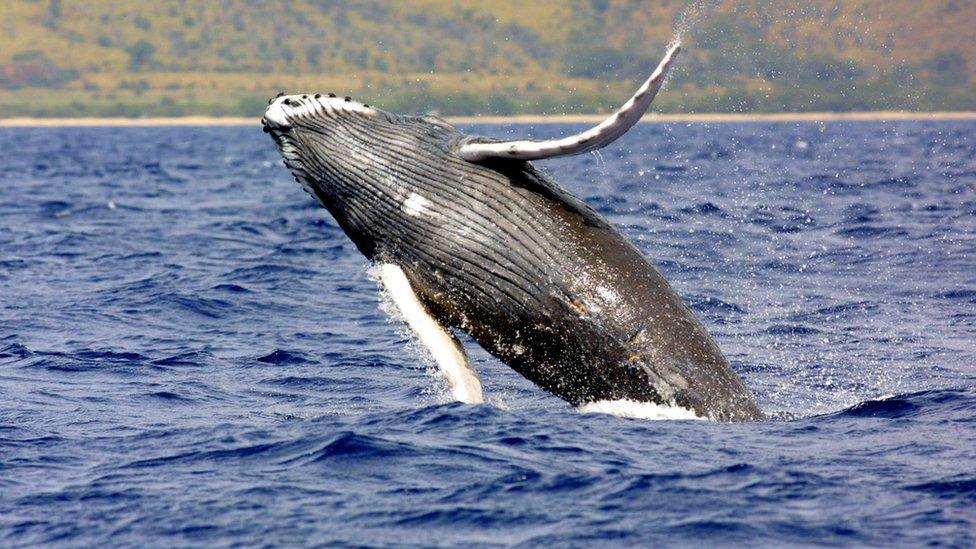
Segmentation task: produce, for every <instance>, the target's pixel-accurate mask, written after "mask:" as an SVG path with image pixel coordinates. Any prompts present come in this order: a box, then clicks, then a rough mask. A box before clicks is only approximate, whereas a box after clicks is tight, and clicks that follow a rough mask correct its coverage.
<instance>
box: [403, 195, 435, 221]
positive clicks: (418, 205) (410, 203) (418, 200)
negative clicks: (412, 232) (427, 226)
mask: <svg viewBox="0 0 976 549" xmlns="http://www.w3.org/2000/svg"><path fill="white" fill-rule="evenodd" d="M429 205H430V200H427V199H426V198H424V197H422V196H420V195H419V194H417V193H410V196H409V197H407V199H406V200H404V201H403V206H402V208H401V209H402V210H403V213H405V214H407V215H410V216H413V217H418V216H419V215H421V214H423V213H424V212H426V211H427V206H429Z"/></svg>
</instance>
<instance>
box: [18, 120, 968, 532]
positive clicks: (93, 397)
mask: <svg viewBox="0 0 976 549" xmlns="http://www.w3.org/2000/svg"><path fill="white" fill-rule="evenodd" d="M470 129H471V130H472V131H473V132H477V133H482V134H489V135H496V136H509V135H524V134H526V133H531V134H532V135H534V136H535V137H546V136H549V135H558V134H562V133H565V132H567V131H570V130H575V129H577V128H573V127H568V126H560V125H551V126H542V127H537V128H530V127H526V126H481V127H473V128H470ZM974 139H976V123H973V122H899V123H880V122H878V123H867V122H831V123H776V124H760V123H743V124H700V123H699V124H646V125H640V126H638V127H636V128H634V130H632V131H631V132H630V133H629V134H628V135H627V136H626V137H625V138H624V139H622V140H621V141H620V142H618V143H617V144H615V145H614V146H612V147H611V148H609V149H607V150H605V151H604V152H602V154H601V155H596V154H592V155H586V156H580V157H573V158H566V159H559V160H552V161H548V162H546V163H545V164H544V165H545V167H546V168H547V169H548V170H549V171H550V173H552V174H553V175H555V176H556V178H557V179H558V180H559V181H561V182H562V183H563V185H564V186H566V187H567V188H569V189H570V190H572V191H573V192H574V193H576V194H578V195H579V196H581V197H583V198H585V199H586V201H587V202H588V203H589V204H591V205H592V206H594V207H595V208H596V209H598V210H599V211H600V212H602V213H603V214H604V215H605V216H607V217H608V218H609V219H610V220H611V221H612V222H613V223H615V224H616V225H617V226H618V227H620V229H621V230H622V231H623V232H625V233H626V234H627V235H628V236H629V237H630V238H632V239H633V240H634V241H635V242H636V243H637V245H638V246H639V247H640V248H641V249H642V250H643V251H644V252H645V253H646V254H647V255H648V256H649V257H650V258H652V259H653V261H654V262H655V263H656V264H657V265H658V266H659V267H660V268H661V270H662V271H663V272H664V274H665V275H666V276H667V277H668V278H669V279H670V280H671V281H672V283H673V285H674V286H675V287H676V289H678V291H679V292H681V293H682V294H683V295H684V296H685V298H686V300H687V302H688V303H689V304H690V305H691V306H692V307H693V308H694V309H695V310H696V311H697V312H698V313H699V315H700V316H701V317H702V318H703V320H704V322H705V324H706V325H707V326H708V328H709V330H710V331H711V332H712V334H713V335H714V336H715V338H716V340H717V341H718V342H719V344H720V346H721V347H722V348H723V350H724V351H725V353H726V354H727V355H728V357H729V359H730V360H731V362H732V364H733V366H734V367H735V369H736V370H737V371H738V372H739V373H740V374H741V375H742V376H743V378H744V379H745V381H746V382H747V384H748V385H749V386H750V387H751V388H752V389H753V390H754V391H755V393H756V395H757V398H758V400H759V402H760V404H761V406H762V407H763V409H764V410H766V411H767V412H769V413H770V414H771V415H772V416H773V417H774V419H773V420H770V421H766V422H760V423H751V424H737V425H731V424H718V423H710V422H703V421H642V420H634V419H626V418H619V417H615V416H609V415H602V414H583V413H580V412H577V411H576V410H574V409H573V408H571V407H569V406H568V405H566V404H564V403H563V402H562V401H559V400H558V399H555V398H553V397H550V396H548V395H546V394H544V393H543V392H541V391H540V390H539V389H537V388H535V387H534V386H532V385H531V384H530V383H528V382H526V381H524V380H523V379H521V378H520V377H519V376H518V375H517V374H515V373H513V372H512V371H510V370H509V369H508V368H506V367H505V366H504V365H502V364H501V363H499V362H498V361H497V360H494V359H493V358H491V357H490V356H488V355H486V354H485V353H483V352H481V351H480V350H475V348H474V347H473V346H472V347H470V348H471V349H472V351H474V352H473V358H474V359H475V361H476V366H477V368H478V369H479V371H480V372H481V377H482V380H483V382H484V384H485V388H486V395H487V397H488V399H489V401H490V403H489V404H487V405H480V406H468V405H461V404H456V403H451V402H450V401H449V398H448V396H447V393H446V391H445V389H444V387H443V384H442V383H441V382H440V381H439V380H438V379H437V378H436V376H434V375H433V374H431V373H430V371H429V368H428V364H429V363H428V361H427V359H426V358H425V357H424V355H423V353H422V352H421V351H420V350H418V349H417V348H416V347H415V346H414V345H412V344H411V342H410V339H409V337H407V336H406V335H405V333H404V331H403V328H402V327H401V326H399V325H398V324H397V323H395V322H391V321H390V320H389V319H388V318H387V316H386V315H385V314H384V313H383V312H382V311H381V310H380V304H381V303H380V298H379V297H378V292H377V288H376V284H375V283H374V282H373V281H372V280H370V278H369V277H368V276H367V267H368V265H367V264H366V262H365V260H364V259H362V258H361V256H360V255H359V254H358V252H357V251H356V250H355V249H354V247H353V246H352V245H351V244H350V243H349V242H348V241H347V239H346V237H345V236H344V235H343V234H342V232H341V231H340V230H339V229H338V228H337V227H336V225H335V223H334V222H333V221H332V220H331V219H330V217H329V216H328V214H327V213H326V212H325V211H324V210H321V209H319V208H317V207H316V205H315V204H314V203H313V202H312V201H311V199H310V198H309V197H308V196H307V195H306V194H305V193H304V192H302V190H301V189H300V188H299V186H298V185H297V184H295V183H294V181H292V179H291V177H290V176H289V175H288V173H287V171H286V170H285V169H284V168H283V167H282V166H281V163H280V160H279V156H278V153H277V151H276V150H275V147H274V146H273V144H272V143H271V141H270V140H269V139H268V138H267V137H266V136H265V135H264V134H262V132H261V130H260V127H258V126H257V125H255V126H254V127H224V128H218V127H180V128H126V129H121V128H75V129H0V150H3V163H2V167H3V169H2V170H0V545H3V546H21V545H35V544H51V545H65V546H100V545H113V546H114V545H149V546H173V545H188V544H189V545H207V546H230V545H248V546H251V545H287V546H295V545H319V544H330V545H331V544H335V545H385V546H389V545H396V546H404V545H406V546H411V545H418V546H419V545H424V546H426V545H459V544H462V543H464V544H476V545H496V544H499V545H501V544H522V545H526V546H540V545H556V546H585V545H597V544H610V545H616V546H634V545H677V546H681V545H696V546H700V545H713V544H762V545H783V544H799V545H807V544H825V545H875V546H894V545H905V546H915V545H921V544H928V543H935V544H944V545H953V546H972V545H973V544H976V152H974V142H976V141H974ZM469 345H470V342H469Z"/></svg>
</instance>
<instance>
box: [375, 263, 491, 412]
mask: <svg viewBox="0 0 976 549" xmlns="http://www.w3.org/2000/svg"><path fill="white" fill-rule="evenodd" d="M377 271H378V272H379V278H380V281H381V282H382V284H383V287H384V288H386V291H387V292H388V293H389V295H390V299H391V300H392V301H393V303H394V304H395V305H396V307H397V309H399V311H400V314H401V316H402V317H403V320H404V321H406V323H407V326H409V327H410V329H411V330H412V331H413V333H414V334H415V335H416V336H417V339H419V340H420V342H421V343H422V344H423V345H424V347H426V348H427V350H428V351H429V352H430V354H431V356H432V357H433V359H434V362H435V363H436V364H437V367H438V368H439V369H440V372H441V375H442V376H444V379H446V380H447V383H448V384H449V385H450V387H451V393H452V394H453V395H454V398H455V399H457V400H458V401H460V402H465V403H468V404H477V403H480V402H484V400H485V399H484V396H483V395H482V392H481V380H479V379H478V374H477V372H475V370H474V368H473V367H472V366H471V361H470V360H468V355H467V353H465V352H464V347H463V346H462V345H461V342H460V341H458V339H457V338H456V337H454V334H452V333H451V331H450V330H448V329H447V328H446V327H445V326H443V325H442V324H441V323H440V322H438V321H437V319H435V318H434V317H433V316H431V314H430V312H429V311H428V310H427V308H426V307H424V304H423V303H421V302H420V299H419V298H418V297H417V294H416V293H415V292H414V290H413V288H412V287H411V286H410V280H408V279H407V275H406V274H405V273H404V272H403V269H401V268H400V267H399V266H397V265H393V264H391V263H384V264H381V265H379V266H378V267H377Z"/></svg>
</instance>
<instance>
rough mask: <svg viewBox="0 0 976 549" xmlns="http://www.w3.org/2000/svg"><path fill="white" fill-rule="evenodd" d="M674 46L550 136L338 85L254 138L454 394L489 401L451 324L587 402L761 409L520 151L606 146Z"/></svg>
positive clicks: (639, 263) (680, 316)
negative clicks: (588, 119)
mask: <svg viewBox="0 0 976 549" xmlns="http://www.w3.org/2000/svg"><path fill="white" fill-rule="evenodd" d="M678 52H679V47H678V45H673V46H672V47H670V48H669V49H668V51H667V52H666V54H665V56H664V58H663V60H662V61H661V62H660V64H659V65H658V66H657V68H656V69H655V70H654V72H653V73H652V74H651V76H650V77H649V78H648V79H647V80H646V81H645V82H644V83H643V84H642V85H641V86H640V88H639V89H638V90H637V92H636V93H635V94H634V95H633V97H631V98H630V99H629V100H628V101H627V102H626V103H624V105H623V106H621V107H620V108H619V109H618V110H617V111H616V112H614V113H613V114H612V115H610V116H609V117H608V118H607V119H606V120H605V121H603V122H602V123H600V124H598V125H596V126H594V127H592V128H590V129H588V130H586V131H583V132H581V133H578V134H575V135H571V136H568V137H564V138H561V139H553V140H543V141H535V140H516V141H500V140H495V139H489V138H484V137H478V136H469V135H466V134H464V133H462V132H461V131H459V130H457V129H456V128H455V127H453V126H452V125H451V124H449V123H447V122H446V121H444V120H442V119H440V118H438V117H435V116H430V115H426V116H407V115H400V114H393V113H389V112H385V111H383V110H380V109H378V108H374V107H370V106H369V105H366V104H363V103H360V102H358V101H354V100H352V99H351V98H350V97H337V96H335V95H334V94H327V95H321V94H314V95H283V94H279V95H278V96H277V97H274V98H272V99H271V101H270V102H269V106H268V108H267V110H266V111H265V114H264V117H263V118H262V124H263V126H264V131H265V132H267V133H269V134H270V136H271V137H272V138H273V140H274V142H275V143H276V144H277V146H278V149H279V151H280V153H281V155H282V157H283V159H284V163H285V165H286V166H287V167H288V168H289V169H290V170H291V173H292V174H293V175H294V177H295V179H296V180H297V181H298V183H300V184H301V185H302V187H303V188H304V189H305V190H306V191H307V192H308V193H309V194H311V195H312V196H313V197H314V198H315V199H316V200H318V202H319V203H320V204H321V205H322V206H324V207H325V208H326V209H327V210H328V211H329V212H330V213H331V215H332V216H333V217H334V218H335V220H336V222H337V223H338V224H339V225H340V226H341V227H342V229H343V230H344V231H345V233H346V234H347V235H348V236H349V238H350V239H351V240H352V242H353V243H354V244H355V245H356V247H357V248H358V249H359V251H360V252H362V253H363V254H364V255H365V256H366V257H367V258H369V259H370V260H371V261H372V262H373V263H374V264H375V265H376V269H375V272H377V273H378V278H379V279H380V282H381V284H382V285H383V286H384V287H385V289H386V291H387V293H388V294H389V296H390V298H391V299H392V302H393V303H394V304H395V306H396V308H397V309H399V312H400V313H401V316H402V317H403V318H404V320H405V321H406V323H407V324H408V326H409V327H410V329H411V330H412V331H413V332H414V333H415V334H416V336H417V338H418V339H419V340H420V342H421V343H422V344H423V345H424V346H426V347H427V348H428V349H429V351H430V353H431V356H432V357H433V360H434V362H435V363H436V364H437V366H438V368H439V371H440V372H441V373H442V375H443V377H444V378H445V379H446V380H447V382H448V383H449V385H450V386H451V390H452V392H453V395H454V397H455V398H456V399H457V400H460V401H463V402H469V403H476V402H481V401H482V400H483V396H482V387H481V382H480V381H479V378H478V375H477V373H476V372H475V370H474V368H473V367H472V366H471V362H470V360H469V359H468V357H467V354H466V353H465V350H464V348H463V346H462V345H461V343H460V342H459V341H458V339H457V337H456V336H455V330H457V331H460V332H464V333H466V334H468V335H469V336H470V337H471V338H472V339H473V340H474V341H476V342H477V343H478V344H479V345H481V346H482V347H483V348H484V349H486V350H487V351H488V352H490V353H491V354H493V355H494V356H496V357H497V358H499V359H500V360H501V361H502V362H504V363H505V364H507V365H508V366H509V367H511V368H513V369H514V370H516V371H517V372H519V373H520V374H521V375H523V376H524V377H526V378H527V379H529V380H530V381H532V382H534V383H535V384H536V385H538V386H539V387H541V388H543V389H545V390H546V391H548V392H550V393H552V394H554V395H556V396H558V397H560V398H562V399H564V400H565V401H567V402H569V403H571V404H573V405H575V406H579V407H585V406H590V405H594V404H599V403H606V402H617V401H624V402H638V403H652V404H656V405H665V406H676V407H680V408H683V409H684V411H685V412H691V413H693V414H694V415H695V416H697V417H701V418H708V419H714V420H720V421H745V420H754V419H760V418H762V417H763V414H762V412H761V411H760V409H759V407H758V406H757V404H756V402H755V399H754V398H753V396H752V394H751V393H750V392H749V390H748V389H747V388H746V386H745V385H744V383H743V382H742V380H741V379H740V378H739V376H738V375H737V374H736V373H735V371H734V370H733V369H732V368H731V367H730V365H729V363H728V361H727V360H726V358H725V357H724V356H723V354H722V352H721V351H720V350H719V347H718V346H717V345H716V343H715V342H714V340H713V339H712V338H711V336H710V335H709V334H708V332H707V331H706V330H705V327H704V326H703V325H702V323H701V322H700V321H699V319H698V318H697V317H696V316H695V314H694V313H693V312H692V311H691V309H689V308H688V307H687V306H686V305H685V304H684V303H683V302H682V300H681V298H680V297H679V296H678V294H677V293H676V292H675V291H674V290H673V289H672V288H671V286H670V285H669V284H668V282H667V281H666V280H665V279H664V277H663V276H662V275H661V274H660V273H659V272H658V271H657V269H655V268H654V266H653V265H652V264H651V263H650V262H649V261H648V259H647V258H645V257H644V255H643V254H642V253H641V252H640V251H638V249H637V248H636V247H635V246H634V245H633V244H632V243H631V242H630V241H628V240H627V239H626V238H624V237H623V236H622V235H621V234H620V233H619V232H618V231H616V230H615V229H614V228H613V226H612V225H611V224H610V223H609V222H608V221H607V220H605V219H604V218H603V217H602V216H601V215H600V214H598V213H597V212H596V211H594V210H593V209H592V208H590V207H589V206H587V205H586V204H585V203H584V202H583V201H581V200H580V199H578V198H576V197H575V196H573V195H572V194H570V193H569V192H567V191H566V190H565V189H563V188H562V187H561V186H560V185H559V184H558V183H556V182H555V180H553V179H552V178H551V177H550V176H549V175H547V174H546V173H544V172H543V171H542V170H540V169H539V168H537V167H535V166H534V165H532V163H531V162H530V161H532V160H538V159H544V158H553V157H558V156H568V155H575V154H581V153H585V152H588V151H594V150H596V149H599V148H601V147H605V146H607V145H609V144H610V143H612V142H613V141H615V140H616V139H617V138H619V137H620V136H622V135H624V133H626V132H627V130H628V129H630V127H632V126H633V125H634V124H636V123H637V122H638V121H639V120H640V118H641V116H642V115H643V114H644V112H645V111H646V110H647V108H648V107H649V106H650V104H651V102H652V101H653V99H654V96H655V95H656V94H657V92H658V90H659V89H660V88H661V85H662V84H663V82H664V79H665V76H666V74H667V72H668V69H669V68H670V67H671V65H672V63H673V61H674V60H675V58H676V56H677V54H678Z"/></svg>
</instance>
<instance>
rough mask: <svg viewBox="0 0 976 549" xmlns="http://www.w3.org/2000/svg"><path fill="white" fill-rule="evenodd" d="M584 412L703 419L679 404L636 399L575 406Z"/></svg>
mask: <svg viewBox="0 0 976 549" xmlns="http://www.w3.org/2000/svg"><path fill="white" fill-rule="evenodd" d="M576 409H577V410H579V411H580V412H582V413H584V414H610V415H614V416H618V417H629V418H634V419H654V420H658V419H704V418H701V417H698V416H697V415H696V414H695V412H693V411H691V410H689V409H687V408H682V407H680V406H664V405H661V404H655V403H653V402H637V401H636V400H598V401H596V402H587V403H586V404H581V405H580V406H578V407H577V408H576Z"/></svg>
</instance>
